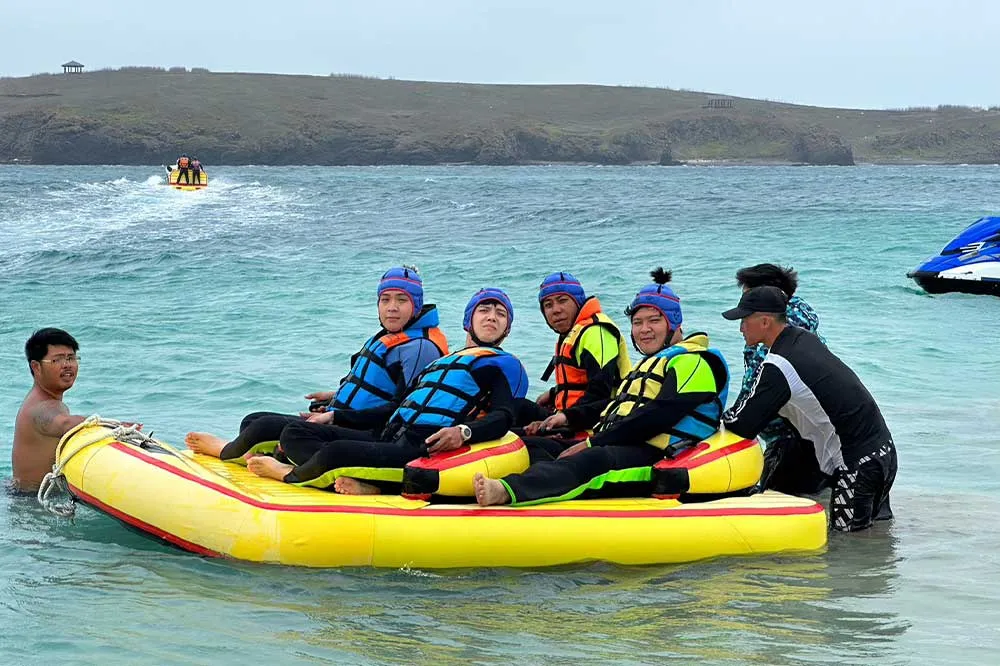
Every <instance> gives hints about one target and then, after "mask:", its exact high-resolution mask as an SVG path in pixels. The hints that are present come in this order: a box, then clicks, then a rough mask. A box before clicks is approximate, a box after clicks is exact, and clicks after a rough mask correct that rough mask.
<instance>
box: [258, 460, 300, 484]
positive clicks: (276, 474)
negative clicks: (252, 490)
mask: <svg viewBox="0 0 1000 666" xmlns="http://www.w3.org/2000/svg"><path fill="white" fill-rule="evenodd" d="M247 469H248V470H250V471H251V472H253V473H254V474H256V475H257V476H262V477H264V478H265V479H274V480H275V481H284V480H285V476H287V475H288V473H289V472H291V471H292V470H293V469H295V468H294V467H293V466H292V465H287V464H285V463H283V462H281V461H278V460H275V459H274V458H272V457H271V456H254V457H253V458H250V459H249V460H247Z"/></svg>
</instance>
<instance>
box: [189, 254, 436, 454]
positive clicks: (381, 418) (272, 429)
mask: <svg viewBox="0 0 1000 666" xmlns="http://www.w3.org/2000/svg"><path fill="white" fill-rule="evenodd" d="M376 297H377V303H378V319H379V323H380V324H381V327H380V329H379V330H378V332H376V333H375V335H373V336H372V337H370V338H369V339H368V340H367V341H366V342H365V344H364V345H363V346H362V347H361V350H360V351H359V352H358V353H356V354H355V355H354V356H352V357H351V369H350V371H349V372H348V373H347V376H346V377H344V378H343V379H342V380H341V381H340V386H339V388H338V389H337V390H336V391H317V392H314V393H310V394H308V395H307V396H306V399H309V400H312V401H313V409H315V410H316V411H315V412H314V413H304V414H299V415H298V416H290V415H285V414H277V413H274V412H254V413H253V414H249V415H248V416H246V417H245V418H244V419H243V422H242V423H241V424H240V431H239V434H238V435H237V436H236V438H235V439H233V440H232V441H230V442H226V441H225V440H224V439H222V438H221V437H218V436H216V435H212V434H209V433H204V432H190V433H188V434H187V437H186V438H185V442H186V443H187V445H188V448H190V449H191V450H193V451H195V452H197V453H203V454H206V455H212V456H217V457H220V458H222V459H223V460H235V459H239V458H241V457H243V456H244V455H246V454H248V453H250V452H252V451H253V452H257V451H259V450H261V449H260V448H258V447H260V446H264V447H265V448H270V449H273V448H274V446H275V444H274V443H275V442H277V441H278V440H279V438H280V436H281V432H282V430H283V429H284V428H285V426H287V425H288V424H289V423H294V422H297V421H301V420H303V419H304V418H306V419H311V420H314V421H320V422H323V423H331V422H333V419H334V418H335V419H336V422H337V424H338V425H344V426H347V427H351V428H355V429H360V430H371V431H374V432H378V431H380V430H381V429H382V428H383V427H384V426H385V422H386V421H387V420H388V418H389V416H391V415H392V413H393V411H394V410H395V409H396V407H397V406H398V405H399V402H400V400H401V399H402V397H403V395H405V392H406V387H407V386H408V385H409V383H410V382H411V381H412V380H413V378H414V377H416V376H417V374H418V373H419V372H420V371H421V370H423V369H424V367H426V366H427V364H428V363H430V362H431V361H434V360H436V359H439V358H441V357H442V356H444V355H445V354H447V353H448V341H447V339H446V338H445V335H444V333H442V332H441V329H440V328H439V324H440V320H439V317H438V311H437V307H436V306H434V305H430V304H427V305H425V304H424V288H423V281H422V280H421V278H420V275H419V273H417V270H416V269H415V268H413V267H409V266H398V267H395V268H390V269H389V270H388V271H386V272H385V274H383V275H382V278H381V279H380V280H379V283H378V290H377V292H376ZM267 444H270V446H269V447H268V446H267Z"/></svg>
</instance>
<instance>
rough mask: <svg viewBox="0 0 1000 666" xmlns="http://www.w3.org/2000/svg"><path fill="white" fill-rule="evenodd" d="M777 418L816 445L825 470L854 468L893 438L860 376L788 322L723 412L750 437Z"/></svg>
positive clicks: (737, 429)
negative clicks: (747, 385)
mask: <svg viewBox="0 0 1000 666" xmlns="http://www.w3.org/2000/svg"><path fill="white" fill-rule="evenodd" d="M776 416H783V417H784V418H786V419H788V421H789V422H790V423H791V424H792V426H793V427H794V428H795V429H796V430H797V431H798V433H799V435H800V436H801V437H802V438H803V439H805V440H808V441H809V442H811V443H812V445H813V448H814V449H815V452H816V460H817V461H818V462H819V466H820V469H821V470H822V471H823V472H824V473H826V474H832V473H833V472H834V470H836V469H837V468H838V467H842V466H844V465H847V466H848V467H850V466H853V465H854V464H855V463H857V462H858V460H859V459H861V458H863V457H864V456H866V455H868V454H871V453H874V452H876V451H878V449H879V447H880V446H882V445H883V444H886V443H888V442H891V441H892V435H891V434H890V433H889V428H888V427H887V426H886V424H885V419H883V418H882V412H881V411H879V408H878V405H877V404H876V403H875V399H874V398H872V396H871V394H870V393H869V392H868V389H866V388H865V386H864V384H862V383H861V380H860V379H858V376H857V375H855V374H854V372H853V371H852V370H851V369H850V368H848V367H847V366H846V365H845V364H844V362H843V361H841V360H840V359H839V358H837V357H836V356H835V355H834V354H833V352H831V351H830V350H829V349H828V348H827V346H826V345H825V344H823V343H822V342H821V341H820V339H819V338H818V337H816V336H815V335H813V334H812V333H809V332H808V331H805V330H803V329H801V328H794V327H791V326H788V327H786V328H785V329H784V330H783V331H782V332H781V333H779V334H778V337H777V339H776V340H775V341H774V344H773V345H772V346H771V350H770V351H769V352H768V355H767V356H766V357H765V359H764V364H763V365H762V366H761V370H760V373H759V374H758V375H757V379H756V382H755V383H754V385H753V387H752V388H751V390H750V392H749V394H748V395H747V396H746V398H745V399H744V400H743V401H742V402H739V403H737V404H736V405H734V406H733V407H732V408H731V409H730V410H729V411H727V412H726V413H725V414H724V415H723V417H722V423H723V425H724V426H725V427H726V428H727V429H728V430H730V431H732V432H734V433H735V434H737V435H739V436H741V437H746V438H752V437H756V436H757V435H758V434H760V432H761V430H763V429H764V427H765V426H766V425H767V424H768V423H770V422H771V421H772V420H773V419H774V418H775V417H776Z"/></svg>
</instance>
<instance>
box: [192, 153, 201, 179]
mask: <svg viewBox="0 0 1000 666" xmlns="http://www.w3.org/2000/svg"><path fill="white" fill-rule="evenodd" d="M191 176H192V180H193V181H194V184H195V185H201V161H200V160H199V159H198V158H197V157H192V158H191Z"/></svg>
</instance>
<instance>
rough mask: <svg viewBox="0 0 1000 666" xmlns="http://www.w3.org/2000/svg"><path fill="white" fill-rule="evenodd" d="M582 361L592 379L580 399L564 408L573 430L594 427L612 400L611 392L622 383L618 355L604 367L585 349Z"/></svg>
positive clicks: (581, 356) (581, 357) (581, 355)
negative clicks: (619, 374)
mask: <svg viewBox="0 0 1000 666" xmlns="http://www.w3.org/2000/svg"><path fill="white" fill-rule="evenodd" d="M580 361H581V365H582V366H583V368H584V370H586V372H587V377H589V378H590V381H589V382H587V390H586V392H584V394H583V396H582V397H581V398H580V400H579V401H577V403H576V404H575V405H573V406H572V407H569V408H567V409H565V410H563V414H565V415H566V419H567V420H568V422H569V423H568V425H569V427H570V428H571V429H573V430H587V429H588V428H593V427H594V425H595V424H596V423H597V422H598V421H599V420H600V418H601V412H603V411H604V408H605V407H607V406H608V403H609V402H610V401H611V394H612V393H614V390H615V388H617V387H618V384H620V383H621V377H619V376H618V357H617V356H616V357H614V358H612V359H611V360H610V361H608V363H607V364H606V365H605V366H604V367H603V368H602V367H601V366H600V365H599V364H598V361H597V359H595V358H594V356H593V354H591V353H590V352H589V351H588V350H586V349H584V350H583V352H582V353H581V354H580Z"/></svg>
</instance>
